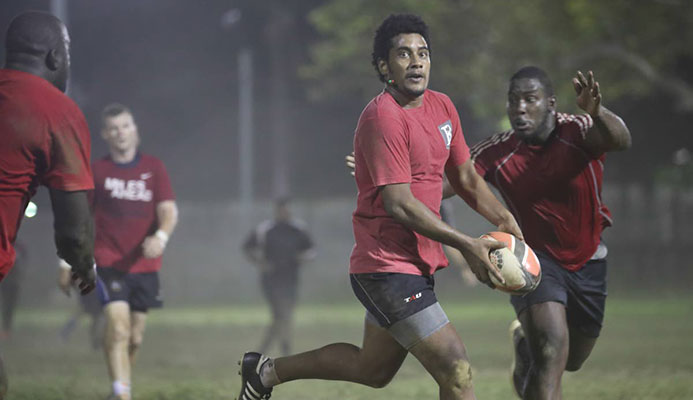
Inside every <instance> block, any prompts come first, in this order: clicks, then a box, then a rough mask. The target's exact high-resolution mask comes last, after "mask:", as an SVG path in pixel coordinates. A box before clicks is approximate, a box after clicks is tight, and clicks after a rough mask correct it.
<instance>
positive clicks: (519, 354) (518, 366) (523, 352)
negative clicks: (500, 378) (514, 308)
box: [509, 320, 530, 398]
mask: <svg viewBox="0 0 693 400" xmlns="http://www.w3.org/2000/svg"><path fill="white" fill-rule="evenodd" d="M509 333H510V341H511V343H512V345H513V363H512V365H511V366H510V381H511V382H512V386H513V389H515V394H516V395H517V397H519V398H522V392H523V391H524V390H523V389H524V385H525V380H526V378H527V373H528V372H529V365H530V358H529V347H527V340H526V339H525V333H524V331H523V330H522V324H520V321H518V320H514V321H513V322H511V323H510V329H509Z"/></svg>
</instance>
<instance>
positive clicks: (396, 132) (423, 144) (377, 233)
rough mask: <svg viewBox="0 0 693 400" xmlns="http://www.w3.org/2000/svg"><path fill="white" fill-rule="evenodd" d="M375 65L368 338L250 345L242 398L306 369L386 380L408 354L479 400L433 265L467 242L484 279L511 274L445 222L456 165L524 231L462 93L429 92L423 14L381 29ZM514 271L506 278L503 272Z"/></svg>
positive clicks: (364, 124) (362, 191) (472, 188)
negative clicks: (477, 163)
mask: <svg viewBox="0 0 693 400" xmlns="http://www.w3.org/2000/svg"><path fill="white" fill-rule="evenodd" d="M373 47H374V49H373V65H374V66H375V68H376V70H377V72H378V75H379V76H380V79H381V81H383V82H385V83H386V87H385V90H384V91H383V92H382V93H381V94H380V95H378V96H377V97H375V98H374V99H373V100H372V101H371V102H370V103H369V104H368V105H367V106H366V108H365V109H364V111H363V112H362V114H361V117H360V119H359V122H358V125H357V128H356V133H355V136H354V152H355V158H356V170H355V177H356V183H357V186H358V189H359V194H358V200H357V206H356V210H355V211H354V214H353V227H354V237H355V240H356V245H355V246H354V249H353V251H352V254H351V263H350V264H351V265H350V270H349V272H350V277H351V283H352V288H353V290H354V293H355V294H356V297H357V298H358V299H359V300H360V301H361V303H362V304H363V305H364V307H365V308H366V310H367V312H366V321H365V332H364V338H363V345H362V347H361V348H359V347H356V346H354V345H351V344H346V343H335V344H331V345H328V346H325V347H323V348H320V349H317V350H313V351H309V352H306V353H302V354H298V355H294V356H289V357H283V358H278V359H276V360H272V359H269V358H268V357H266V356H264V355H261V354H258V353H246V354H245V355H244V356H243V359H242V362H241V364H242V365H241V373H242V387H241V392H240V395H239V398H240V399H242V400H247V399H266V398H269V396H270V394H271V391H272V387H273V386H275V385H277V384H279V383H283V382H288V381H291V380H296V379H330V380H344V381H350V382H355V383H361V384H364V385H369V386H372V387H383V386H385V385H386V384H387V383H388V382H389V381H390V380H391V379H392V377H393V376H394V375H395V374H396V373H397V371H398V370H399V368H400V366H401V365H402V362H403V361H404V358H405V357H406V356H407V354H408V353H411V354H413V355H414V356H415V357H416V358H417V359H418V360H419V361H420V362H421V364H422V365H423V366H424V367H425V368H426V370H427V371H428V372H429V373H430V374H431V376H433V378H434V379H435V381H436V382H437V384H438V386H439V394H440V398H441V399H473V398H474V393H473V388H472V380H471V368H470V364H469V361H468V358H467V355H466V351H465V347H464V345H463V343H462V340H461V339H460V337H459V335H458V334H457V332H456V331H455V328H454V327H453V326H452V325H451V324H450V323H449V320H448V318H447V316H446V315H445V312H444V311H443V309H442V308H441V306H440V304H438V301H437V299H436V296H435V293H434V290H433V286H434V279H433V274H434V272H435V271H436V270H438V269H440V268H443V267H444V266H446V265H447V260H446V258H445V256H444V254H443V250H442V247H441V243H445V244H447V245H449V246H452V247H454V248H457V249H459V250H460V252H461V253H462V254H463V255H464V256H465V258H466V259H467V262H468V263H469V264H470V267H471V268H472V270H473V271H474V273H475V274H476V275H477V277H478V278H479V279H480V280H481V281H483V282H486V283H488V282H489V275H488V274H489V273H493V274H495V275H499V272H498V270H497V269H495V267H493V265H492V264H491V263H490V260H489V257H488V254H489V251H491V250H493V249H496V248H499V247H502V245H500V244H499V243H498V242H493V241H488V240H483V239H475V238H471V237H469V236H467V235H464V234H462V233H461V232H459V231H457V230H455V229H453V228H451V227H450V226H449V225H447V224H445V223H444V222H442V221H441V220H440V215H439V209H440V202H441V195H442V187H443V175H444V174H446V175H447V176H448V178H449V180H450V182H451V183H452V185H453V187H454V188H455V191H456V192H457V193H458V194H459V195H460V196H461V197H463V198H464V199H465V200H466V201H467V203H468V204H469V205H470V206H471V207H472V208H474V209H475V210H476V211H477V212H479V213H480V214H481V215H483V216H484V217H486V218H487V219H488V220H489V221H490V222H491V223H493V224H494V225H497V226H498V228H499V229H500V230H503V231H506V232H509V233H512V234H515V235H517V236H520V237H521V235H522V234H521V232H520V230H519V227H518V226H517V223H516V222H515V219H514V218H513V216H512V214H511V213H510V212H509V211H508V210H506V209H505V208H504V207H503V206H502V204H501V203H500V202H499V201H498V200H497V199H496V198H495V197H494V196H493V194H492V193H491V191H490V190H489V188H488V186H487V185H486V183H485V182H484V181H483V180H482V179H481V177H479V176H478V174H477V173H476V172H475V170H474V166H473V164H472V161H471V159H470V157H469V149H468V148H467V145H466V143H465V140H464V137H463V134H462V129H461V127H460V121H459V117H458V114H457V111H456V109H455V107H454V106H453V104H452V102H451V101H450V99H449V98H448V97H447V96H445V95H444V94H442V93H438V92H434V91H432V90H428V89H427V86H428V78H429V72H430V62H431V59H430V57H429V56H430V41H429V39H428V28H427V26H426V24H425V23H424V22H423V21H422V20H421V19H420V18H419V17H417V16H414V15H391V16H390V17H388V18H387V19H386V20H385V21H384V22H383V23H382V24H381V26H380V28H378V31H377V32H376V35H375V40H374V46H373ZM501 280H502V279H501Z"/></svg>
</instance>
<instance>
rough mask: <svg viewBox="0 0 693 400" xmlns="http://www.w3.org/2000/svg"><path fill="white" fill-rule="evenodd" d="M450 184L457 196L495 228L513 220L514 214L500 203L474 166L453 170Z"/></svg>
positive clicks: (468, 165) (467, 165) (464, 166)
mask: <svg viewBox="0 0 693 400" xmlns="http://www.w3.org/2000/svg"><path fill="white" fill-rule="evenodd" d="M451 172H452V174H451V175H452V176H451V178H450V182H453V181H454V182H455V184H452V183H451V186H453V188H454V189H455V191H456V192H457V194H458V195H459V196H460V197H461V198H462V199H463V200H464V201H465V202H466V203H467V204H468V205H469V206H470V207H471V208H472V209H473V210H474V211H476V212H477V213H479V214H480V215H481V216H482V217H484V218H486V220H487V221H489V222H490V223H492V224H493V225H495V226H499V225H501V224H503V223H505V222H508V221H510V220H512V219H513V216H512V214H511V213H510V212H509V211H508V210H507V209H506V208H505V206H503V204H502V203H501V202H500V201H498V199H497V198H496V196H495V195H494V194H493V192H491V189H489V187H488V185H487V184H486V181H484V179H483V178H482V177H481V176H480V175H479V174H478V173H477V172H476V169H474V164H473V163H470V164H465V165H463V166H460V167H459V168H457V169H456V170H452V171H451Z"/></svg>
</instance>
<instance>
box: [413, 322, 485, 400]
mask: <svg viewBox="0 0 693 400" xmlns="http://www.w3.org/2000/svg"><path fill="white" fill-rule="evenodd" d="M409 351H410V352H411V354H412V355H414V357H416V358H417V359H418V360H419V362H421V364H422V365H423V366H424V368H426V370H427V371H428V373H429V374H431V376H433V379H435V381H436V382H437V383H438V387H439V396H440V399H441V400H461V399H463V400H469V399H476V397H475V396H474V389H473V386H472V368H471V365H470V363H469V359H468V358H467V352H466V350H465V347H464V344H463V343H462V340H461V339H460V336H459V335H458V334H457V331H456V330H455V327H454V326H453V325H452V324H450V323H448V324H446V325H445V326H443V327H442V328H440V329H439V330H437V331H436V332H434V333H433V334H431V335H430V336H428V337H427V338H425V339H423V340H422V341H421V342H419V343H418V344H416V345H415V346H414V347H412V348H411V349H410V350H409Z"/></svg>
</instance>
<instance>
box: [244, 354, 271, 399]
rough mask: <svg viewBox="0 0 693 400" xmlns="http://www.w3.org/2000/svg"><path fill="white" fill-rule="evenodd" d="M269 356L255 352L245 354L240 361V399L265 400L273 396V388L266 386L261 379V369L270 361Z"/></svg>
mask: <svg viewBox="0 0 693 400" xmlns="http://www.w3.org/2000/svg"><path fill="white" fill-rule="evenodd" d="M269 359H270V358H269V357H267V356H265V355H262V354H260V353H255V352H247V353H245V354H243V358H242V359H241V361H239V362H238V365H240V366H241V369H240V371H238V374H239V375H241V393H240V394H239V395H238V400H265V399H269V398H270V396H272V388H266V387H265V386H264V385H263V384H262V381H261V380H260V369H261V368H262V366H263V365H264V364H265V363H266V362H267V361H269Z"/></svg>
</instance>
